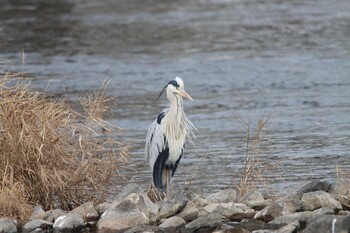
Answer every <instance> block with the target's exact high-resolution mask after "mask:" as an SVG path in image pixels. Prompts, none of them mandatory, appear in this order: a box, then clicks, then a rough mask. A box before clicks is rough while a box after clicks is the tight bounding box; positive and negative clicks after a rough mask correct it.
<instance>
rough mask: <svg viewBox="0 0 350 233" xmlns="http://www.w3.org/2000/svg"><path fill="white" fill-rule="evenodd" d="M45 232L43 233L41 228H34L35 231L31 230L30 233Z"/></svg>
mask: <svg viewBox="0 0 350 233" xmlns="http://www.w3.org/2000/svg"><path fill="white" fill-rule="evenodd" d="M45 232H47V231H44V230H43V229H41V228H36V229H34V230H32V231H31V232H30V233H45Z"/></svg>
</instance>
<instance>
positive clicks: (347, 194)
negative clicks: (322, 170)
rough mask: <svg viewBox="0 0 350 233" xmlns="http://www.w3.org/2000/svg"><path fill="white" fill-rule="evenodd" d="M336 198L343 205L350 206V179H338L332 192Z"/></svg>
mask: <svg viewBox="0 0 350 233" xmlns="http://www.w3.org/2000/svg"><path fill="white" fill-rule="evenodd" d="M331 193H332V194H333V195H334V197H336V198H337V200H339V201H340V202H342V203H346V204H348V205H349V204H350V179H347V178H338V179H337V182H336V184H335V186H334V189H333V190H332V191H331Z"/></svg>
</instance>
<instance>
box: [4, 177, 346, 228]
mask: <svg viewBox="0 0 350 233" xmlns="http://www.w3.org/2000/svg"><path fill="white" fill-rule="evenodd" d="M173 192H174V193H173V195H174V197H173V198H171V200H169V201H166V200H164V201H156V202H152V201H151V200H150V198H149V197H148V195H147V193H146V192H144V191H143V190H141V189H140V188H139V187H138V186H136V185H133V184H130V185H128V186H126V187H125V188H124V190H123V191H122V192H120V193H119V194H118V196H117V197H116V198H115V200H114V201H113V202H110V203H102V204H99V205H97V206H94V205H93V203H92V202H87V203H84V204H83V205H81V206H79V207H77V208H75V209H73V210H72V211H70V212H68V211H64V210H60V209H54V210H49V211H44V210H43V209H42V208H41V207H40V206H37V207H35V209H34V211H33V213H32V214H31V216H30V220H29V221H28V222H27V223H26V224H24V225H23V226H17V224H16V221H13V220H11V219H6V218H1V219H0V230H1V232H11V233H15V232H65V233H66V232H98V233H106V232H129V233H131V232H254V233H263V232H264V233H267V232H271V233H272V232H284V233H288V232H290V233H292V232H306V233H312V232H318V233H321V232H343V231H344V232H348V231H349V230H350V212H349V210H350V208H349V205H348V204H349V192H350V180H349V179H345V178H342V179H338V180H337V181H336V182H334V183H333V182H330V181H326V180H314V181H312V182H309V183H307V184H305V185H303V186H301V187H300V188H298V189H296V190H294V191H292V192H290V193H289V194H287V195H285V196H283V197H280V198H277V199H273V198H271V197H264V196H263V194H262V193H261V192H260V191H259V190H257V189H252V190H250V191H249V192H248V193H246V194H245V195H243V196H239V195H237V193H236V190H234V189H226V190H222V191H220V192H218V193H215V194H211V195H208V196H206V197H202V196H200V195H198V194H196V193H193V192H191V191H186V192H184V191H182V190H181V189H178V190H173ZM332 229H333V230H332Z"/></svg>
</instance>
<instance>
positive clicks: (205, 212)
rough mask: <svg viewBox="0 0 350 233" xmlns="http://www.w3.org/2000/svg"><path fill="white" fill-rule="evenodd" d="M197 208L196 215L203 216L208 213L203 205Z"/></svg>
mask: <svg viewBox="0 0 350 233" xmlns="http://www.w3.org/2000/svg"><path fill="white" fill-rule="evenodd" d="M197 208H198V217H203V216H206V215H208V214H209V212H208V211H206V210H205V209H204V208H203V207H197Z"/></svg>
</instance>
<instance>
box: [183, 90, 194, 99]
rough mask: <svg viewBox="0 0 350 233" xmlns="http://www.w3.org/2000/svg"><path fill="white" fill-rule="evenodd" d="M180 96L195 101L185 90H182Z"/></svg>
mask: <svg viewBox="0 0 350 233" xmlns="http://www.w3.org/2000/svg"><path fill="white" fill-rule="evenodd" d="M180 95H181V96H182V97H184V98H186V99H189V100H192V101H193V99H192V97H191V96H190V95H189V94H188V93H187V92H186V91H185V90H181V91H180Z"/></svg>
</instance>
